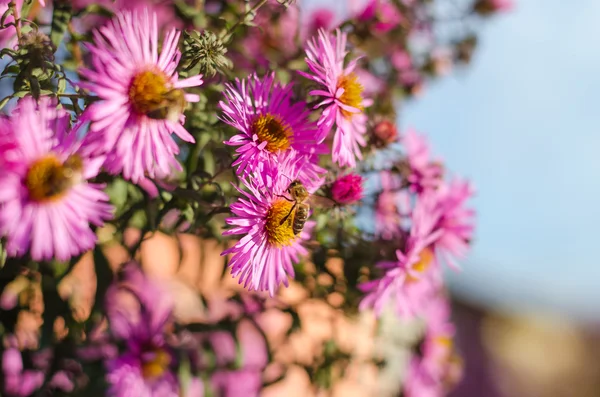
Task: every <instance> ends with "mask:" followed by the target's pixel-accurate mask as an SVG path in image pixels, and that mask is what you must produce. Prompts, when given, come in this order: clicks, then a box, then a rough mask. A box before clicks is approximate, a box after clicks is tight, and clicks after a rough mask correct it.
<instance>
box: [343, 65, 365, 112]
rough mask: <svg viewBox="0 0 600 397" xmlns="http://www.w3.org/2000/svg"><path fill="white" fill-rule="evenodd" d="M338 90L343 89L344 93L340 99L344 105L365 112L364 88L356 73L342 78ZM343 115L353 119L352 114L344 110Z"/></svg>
mask: <svg viewBox="0 0 600 397" xmlns="http://www.w3.org/2000/svg"><path fill="white" fill-rule="evenodd" d="M337 88H338V89H339V88H343V89H344V93H343V94H342V95H341V96H340V97H339V98H338V99H339V100H340V101H341V102H342V103H343V104H344V105H347V106H351V107H353V108H356V109H359V110H363V106H362V103H363V98H362V93H363V86H362V85H361V84H360V83H359V82H358V76H356V75H355V74H354V73H350V74H348V75H344V76H341V77H340V78H339V79H338V83H337ZM342 114H343V115H344V117H346V118H351V117H352V114H353V113H351V112H348V111H347V110H344V109H342Z"/></svg>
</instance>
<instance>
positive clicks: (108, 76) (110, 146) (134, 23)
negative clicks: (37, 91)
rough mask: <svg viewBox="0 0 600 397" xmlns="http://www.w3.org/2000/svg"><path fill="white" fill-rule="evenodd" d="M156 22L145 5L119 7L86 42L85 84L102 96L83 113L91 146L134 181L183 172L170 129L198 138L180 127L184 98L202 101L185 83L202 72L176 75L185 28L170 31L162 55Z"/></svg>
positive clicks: (113, 168) (197, 79)
mask: <svg viewBox="0 0 600 397" xmlns="http://www.w3.org/2000/svg"><path fill="white" fill-rule="evenodd" d="M156 19H157V15H156V13H154V12H153V13H149V12H148V11H147V10H145V11H144V12H138V11H120V12H119V13H118V14H117V16H116V17H114V18H113V19H112V20H111V21H110V22H109V23H108V24H107V25H105V26H104V27H102V28H100V29H99V30H97V31H95V32H94V42H95V43H94V44H92V45H89V46H88V49H89V50H90V52H91V56H92V64H93V68H91V69H82V70H80V73H81V75H82V76H83V77H84V78H85V79H86V80H87V81H86V82H84V83H81V86H82V87H83V88H86V89H88V90H90V91H91V92H93V93H95V94H96V95H97V96H98V97H99V98H100V101H98V102H94V103H93V104H91V105H90V106H89V107H88V108H87V110H86V113H87V115H88V116H89V117H90V119H91V120H92V125H91V127H90V132H89V134H88V138H89V140H90V142H91V143H92V150H94V151H95V152H102V153H104V152H105V153H107V159H106V163H105V167H106V168H107V170H108V171H110V172H112V173H115V174H118V173H122V174H123V176H124V177H125V178H126V179H130V180H132V181H133V182H136V183H137V182H139V181H140V180H142V179H143V178H144V177H145V176H148V177H150V178H164V177H167V176H169V175H170V174H171V172H172V170H173V169H176V170H181V165H180V164H179V162H178V161H177V159H176V157H175V156H176V155H177V154H178V153H179V146H178V145H177V142H176V141H175V140H174V139H173V137H172V134H173V133H175V135H177V136H178V137H179V138H181V139H182V140H183V141H186V142H194V138H193V137H192V136H191V135H190V134H189V132H188V131H186V129H185V128H184V127H183V125H182V124H183V122H184V120H185V118H184V116H183V110H184V108H185V105H186V103H187V102H197V101H198V100H199V97H198V95H194V94H186V93H184V91H183V88H186V87H195V86H199V85H201V84H202V78H201V77H202V76H193V77H190V78H187V79H184V80H179V79H178V76H177V72H176V71H175V69H176V67H177V64H178V62H179V59H180V58H181V52H180V51H179V49H178V48H177V44H178V41H179V35H180V33H179V32H177V31H176V30H175V29H172V30H170V31H169V32H168V33H167V35H166V37H165V40H164V41H163V43H162V50H161V52H160V54H159V52H158V29H157V22H156Z"/></svg>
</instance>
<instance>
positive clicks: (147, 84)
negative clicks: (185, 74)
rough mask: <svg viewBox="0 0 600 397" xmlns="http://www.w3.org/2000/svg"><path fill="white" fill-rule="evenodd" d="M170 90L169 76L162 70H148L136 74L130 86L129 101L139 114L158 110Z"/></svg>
mask: <svg viewBox="0 0 600 397" xmlns="http://www.w3.org/2000/svg"><path fill="white" fill-rule="evenodd" d="M168 91H169V87H167V77H166V76H165V75H164V74H163V73H162V72H159V73H157V72H154V71H152V70H147V71H145V72H141V73H138V74H136V75H135V76H134V77H133V80H132V81H131V85H130V86H129V101H130V102H131V104H132V105H133V108H134V109H135V111H136V112H137V113H139V114H147V113H149V112H151V111H154V110H156V109H157V108H159V107H160V106H161V104H162V103H163V98H164V96H165V94H166V93H167V92H168Z"/></svg>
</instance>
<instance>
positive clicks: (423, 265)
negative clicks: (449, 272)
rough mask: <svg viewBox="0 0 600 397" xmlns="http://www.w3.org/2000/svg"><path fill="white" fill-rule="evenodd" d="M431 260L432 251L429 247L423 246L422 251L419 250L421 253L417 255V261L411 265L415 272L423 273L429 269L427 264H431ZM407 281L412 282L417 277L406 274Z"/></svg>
mask: <svg viewBox="0 0 600 397" xmlns="http://www.w3.org/2000/svg"><path fill="white" fill-rule="evenodd" d="M432 262H433V251H431V249H429V248H425V249H424V250H423V251H421V255H420V256H419V261H418V262H417V263H415V264H414V265H413V267H412V269H413V270H414V271H416V272H417V273H421V274H423V273H424V272H425V271H426V270H427V269H429V266H430V265H431V263H432ZM407 281H409V282H414V281H419V279H417V278H415V277H412V276H408V279H407Z"/></svg>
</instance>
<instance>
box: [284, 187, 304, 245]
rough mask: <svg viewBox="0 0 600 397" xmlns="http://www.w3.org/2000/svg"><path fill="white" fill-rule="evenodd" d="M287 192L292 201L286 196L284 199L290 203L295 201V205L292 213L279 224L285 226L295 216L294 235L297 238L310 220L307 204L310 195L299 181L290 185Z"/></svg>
mask: <svg viewBox="0 0 600 397" xmlns="http://www.w3.org/2000/svg"><path fill="white" fill-rule="evenodd" d="M287 192H288V193H289V195H290V196H291V197H292V199H291V200H290V199H288V198H287V197H285V196H282V197H283V198H285V199H286V200H288V201H293V202H294V205H293V206H292V208H290V212H289V213H288V214H287V215H286V216H285V217H284V218H283V219H282V220H281V222H279V224H280V225H283V224H284V223H285V221H287V219H288V218H289V217H290V216H293V218H292V231H293V232H294V235H296V236H297V235H298V234H300V232H301V231H302V229H304V224H305V223H306V220H307V219H308V213H309V212H310V205H309V204H308V203H307V201H308V197H309V196H310V193H308V190H306V188H305V187H304V185H303V184H302V182H300V181H299V180H297V179H296V180H295V181H292V183H290V185H289V186H288V188H287ZM292 214H293V215H292Z"/></svg>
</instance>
